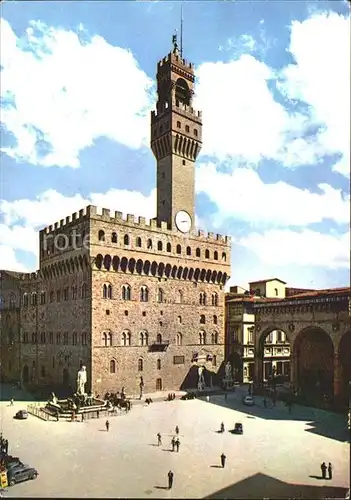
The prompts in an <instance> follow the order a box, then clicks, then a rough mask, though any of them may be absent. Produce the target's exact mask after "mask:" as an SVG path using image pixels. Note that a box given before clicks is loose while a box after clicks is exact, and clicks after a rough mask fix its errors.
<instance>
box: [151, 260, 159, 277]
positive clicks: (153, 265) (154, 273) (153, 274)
mask: <svg viewBox="0 0 351 500" xmlns="http://www.w3.org/2000/svg"><path fill="white" fill-rule="evenodd" d="M157 267H158V266H157V262H156V261H153V262H152V264H151V274H152V276H156V274H157Z"/></svg>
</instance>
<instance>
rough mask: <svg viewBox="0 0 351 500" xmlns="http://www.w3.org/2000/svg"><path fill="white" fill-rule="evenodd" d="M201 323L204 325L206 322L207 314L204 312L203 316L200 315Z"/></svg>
mask: <svg viewBox="0 0 351 500" xmlns="http://www.w3.org/2000/svg"><path fill="white" fill-rule="evenodd" d="M200 323H201V324H202V325H204V324H205V323H206V318H205V315H204V314H201V316H200Z"/></svg>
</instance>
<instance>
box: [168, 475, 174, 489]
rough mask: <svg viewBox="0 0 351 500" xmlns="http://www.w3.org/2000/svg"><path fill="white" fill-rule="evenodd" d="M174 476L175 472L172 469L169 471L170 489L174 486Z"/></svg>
mask: <svg viewBox="0 0 351 500" xmlns="http://www.w3.org/2000/svg"><path fill="white" fill-rule="evenodd" d="M173 477H174V474H173V472H172V471H171V470H170V471H169V472H168V489H169V490H170V489H171V488H172V486H173Z"/></svg>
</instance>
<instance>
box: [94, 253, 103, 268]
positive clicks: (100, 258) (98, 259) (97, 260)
mask: <svg viewBox="0 0 351 500" xmlns="http://www.w3.org/2000/svg"><path fill="white" fill-rule="evenodd" d="M103 260H104V258H103V256H102V255H101V253H98V254H97V256H96V257H95V266H96V267H97V269H101V268H102V262H103Z"/></svg>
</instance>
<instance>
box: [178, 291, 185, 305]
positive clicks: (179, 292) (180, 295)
mask: <svg viewBox="0 0 351 500" xmlns="http://www.w3.org/2000/svg"><path fill="white" fill-rule="evenodd" d="M183 298H184V296H183V292H182V291H181V290H178V291H177V303H178V304H183Z"/></svg>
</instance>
